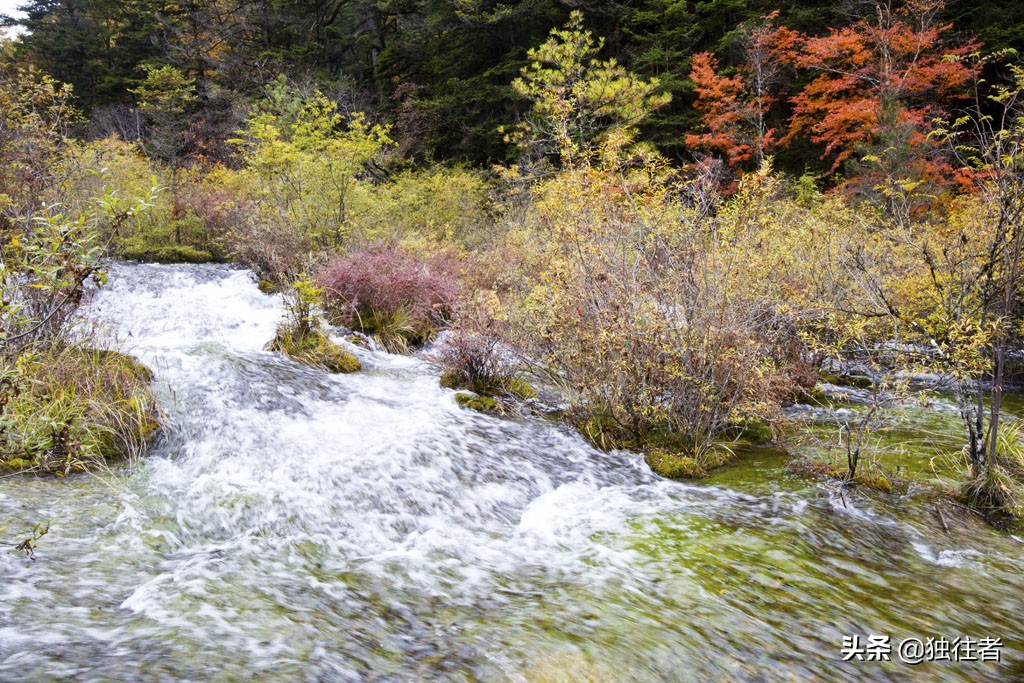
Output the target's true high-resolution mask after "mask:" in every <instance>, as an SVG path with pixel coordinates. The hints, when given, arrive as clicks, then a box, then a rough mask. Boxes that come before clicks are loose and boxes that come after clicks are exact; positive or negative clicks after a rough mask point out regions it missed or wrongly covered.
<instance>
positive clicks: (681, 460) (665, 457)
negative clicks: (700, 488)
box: [644, 450, 706, 479]
mask: <svg viewBox="0 0 1024 683" xmlns="http://www.w3.org/2000/svg"><path fill="white" fill-rule="evenodd" d="M644 462H646V463H647V465H648V466H649V467H650V468H651V469H652V470H654V472H655V474H658V475H660V476H662V477H666V478H668V479H696V478H698V477H703V476H704V475H705V474H706V471H705V470H704V468H703V467H702V466H701V464H700V463H699V462H698V461H697V459H696V458H691V457H690V456H687V455H676V454H674V453H669V452H668V451H662V450H652V451H648V452H647V454H646V455H644Z"/></svg>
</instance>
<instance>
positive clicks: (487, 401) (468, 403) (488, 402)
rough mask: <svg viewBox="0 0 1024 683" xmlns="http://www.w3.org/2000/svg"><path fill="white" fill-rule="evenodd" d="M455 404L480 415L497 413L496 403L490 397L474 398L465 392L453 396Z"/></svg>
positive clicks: (474, 396)
mask: <svg viewBox="0 0 1024 683" xmlns="http://www.w3.org/2000/svg"><path fill="white" fill-rule="evenodd" d="M455 402H456V403H458V404H459V405H460V406H462V407H463V408H469V409H470V410H475V411H477V412H480V413H497V412H498V402H497V401H495V400H494V399H493V398H491V397H490V396H476V395H474V394H468V393H465V392H459V393H457V394H455Z"/></svg>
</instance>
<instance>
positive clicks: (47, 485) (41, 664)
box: [0, 265, 1024, 681]
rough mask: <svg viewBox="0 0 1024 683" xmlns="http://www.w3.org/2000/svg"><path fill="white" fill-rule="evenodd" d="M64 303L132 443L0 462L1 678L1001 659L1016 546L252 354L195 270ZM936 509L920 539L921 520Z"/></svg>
mask: <svg viewBox="0 0 1024 683" xmlns="http://www.w3.org/2000/svg"><path fill="white" fill-rule="evenodd" d="M110 280H111V282H110V285H108V286H107V287H106V288H105V289H104V290H103V291H101V292H100V293H99V294H98V295H97V296H96V297H95V299H94V301H93V303H92V305H91V308H90V316H91V317H92V318H94V319H98V320H105V321H109V322H110V324H111V325H112V326H113V328H114V329H116V330H117V331H118V333H119V335H120V336H121V337H122V338H123V340H124V345H125V347H126V348H127V349H128V350H130V351H131V352H133V353H135V354H136V355H138V356H139V357H140V358H141V359H142V360H144V361H145V362H146V363H147V364H149V365H150V366H151V367H152V368H153V369H154V370H155V372H156V377H157V380H156V390H157V393H158V396H159V399H160V402H161V405H162V407H163V409H164V411H165V412H166V413H167V417H168V420H169V426H168V428H167V429H166V430H165V431H164V433H163V435H162V436H161V437H160V438H159V439H158V441H157V442H156V444H155V445H154V448H153V449H152V450H151V451H150V453H149V454H148V455H147V456H146V457H145V458H144V460H143V461H142V462H141V463H138V464H132V465H126V466H124V467H121V468H118V469H115V470H114V471H112V472H110V473H105V474H102V475H96V476H88V475H87V476H73V477H69V478H67V479H63V480H61V479H57V480H54V479H36V478H31V477H21V476H17V477H8V478H5V479H3V480H0V526H2V525H4V524H6V526H7V529H6V530H5V531H4V532H3V535H4V538H5V539H6V538H11V539H12V540H16V539H17V538H19V536H18V534H19V533H22V530H23V529H26V528H31V526H32V525H33V524H35V523H37V522H44V521H47V520H49V521H50V524H51V527H50V531H49V533H48V534H47V535H46V536H44V537H43V538H42V539H41V540H40V541H39V544H38V550H37V554H36V559H35V560H34V561H33V560H31V559H29V558H28V557H26V556H25V555H23V554H19V553H16V552H13V550H10V549H7V550H4V551H2V552H0V680H3V681H15V680H26V681H51V680H80V681H249V680H261V681H363V680H379V681H404V680H440V681H448V680H451V681H475V680H482V681H506V680H507V681H533V680H567V681H569V680H601V681H606V680H607V681H619V680H623V681H634V680H636V681H676V680H680V681H688V680H692V681H732V680H735V681H814V680H821V681H842V680H849V681H855V680H856V681H861V680H892V681H897V680H899V681H903V680H921V681H932V680H965V681H966V680H970V681H984V680H993V681H996V680H1013V679H1014V678H1015V677H1024V666H1022V661H1024V625H1022V623H1021V620H1020V616H1021V615H1022V614H1024V594H1022V591H1021V587H1022V583H1021V579H1020V576H1021V571H1022V569H1024V552H1022V548H1024V546H1022V544H1021V543H1020V541H1019V540H1017V539H1016V538H1015V537H1013V536H1011V535H1004V534H999V533H997V532H994V531H991V530H989V529H987V528H985V527H982V526H980V525H977V524H974V523H972V522H969V521H958V520H947V519H944V520H941V522H940V520H938V519H937V518H936V517H935V516H934V515H932V514H929V513H928V512H927V509H926V508H924V507H922V506H921V504H920V502H908V501H901V500H895V501H890V500H886V499H884V498H878V499H873V498H865V497H863V496H860V495H855V494H847V495H846V496H845V497H841V496H840V495H839V494H837V493H836V492H834V491H832V490H830V489H829V488H827V487H825V486H823V485H821V484H816V483H813V482H808V481H807V480H804V479H799V478H797V477H795V476H792V475H788V474H786V472H785V470H784V469H783V462H784V459H783V458H782V457H781V455H780V454H778V453H773V452H772V451H767V450H765V451H754V452H751V453H749V454H747V455H746V456H744V462H743V463H742V464H741V466H740V467H738V468H736V469H733V470H729V471H726V472H725V473H723V474H721V475H719V476H717V477H712V478H711V479H709V480H705V481H704V482H700V483H697V484H686V483H679V482H670V481H664V480H660V479H658V478H657V477H655V476H654V475H652V474H651V473H650V472H649V471H648V470H647V469H646V467H645V466H644V465H643V463H642V461H641V460H640V458H639V457H637V456H635V455H630V454H625V453H612V454H606V453H600V452H597V451H595V450H593V449H592V448H590V447H588V446H587V445H586V444H585V443H584V442H583V441H582V440H581V439H580V438H578V437H577V436H575V435H573V434H572V433H570V432H568V431H566V430H565V429H564V428H562V427H560V426H559V425H557V424H554V423H550V422H547V421H544V420H541V419H502V418H494V417H489V416H484V415H480V414H477V413H473V412H469V411H466V410H463V409H461V408H459V407H458V406H457V405H456V403H455V401H454V399H453V395H452V392H450V391H448V390H445V389H441V388H440V387H439V386H438V381H437V371H436V370H435V369H433V368H432V367H431V366H430V365H428V364H426V363H424V362H422V361H420V360H416V359H413V358H408V357H398V356H392V355H387V354H383V353H376V352H369V351H362V350H358V354H359V355H360V358H361V360H362V362H363V366H364V370H363V371H362V372H360V373H356V374H353V375H329V374H326V373H323V372H320V371H318V370H315V369H311V368H307V367H304V366H301V365H298V364H295V363H293V362H291V361H289V360H287V359H285V358H283V357H281V356H280V355H278V354H274V353H270V352H267V351H264V350H263V346H264V344H265V343H266V342H267V341H268V340H269V339H270V338H271V336H272V335H273V332H274V328H275V325H276V324H277V322H278V320H279V319H280V318H281V315H282V311H281V302H280V300H279V298H277V297H273V296H267V295H264V294H261V293H260V292H259V291H258V289H257V287H256V285H255V281H254V278H253V277H252V275H251V274H250V273H248V272H247V271H243V270H237V269H231V268H229V267H225V266H155V265H115V266H114V267H113V268H112V272H111V276H110ZM943 526H946V527H947V528H948V529H949V531H948V533H947V532H946V531H944V530H943ZM869 634H880V635H887V636H890V637H891V638H892V639H893V640H892V644H893V646H894V649H893V651H892V653H891V658H892V659H893V660H897V659H898V657H897V652H896V649H895V645H896V644H897V643H898V642H899V641H900V640H901V639H903V638H907V637H918V638H922V639H924V638H927V637H935V638H940V637H944V638H947V639H950V640H952V639H953V638H955V637H957V636H969V637H972V638H975V639H979V638H983V637H991V638H1001V639H1002V643H1003V647H1002V649H1001V660H1002V661H1001V663H999V664H996V663H992V662H986V663H982V662H952V661H948V662H934V663H924V664H921V665H919V666H910V665H907V664H904V663H901V662H899V661H891V662H877V661H861V662H858V661H852V662H842V661H841V660H842V655H841V646H842V643H843V637H844V636H853V635H859V636H861V638H866V637H867V635H869Z"/></svg>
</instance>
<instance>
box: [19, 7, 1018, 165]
mask: <svg viewBox="0 0 1024 683" xmlns="http://www.w3.org/2000/svg"><path fill="white" fill-rule="evenodd" d="M883 4H884V3H883ZM920 5H925V6H926V9H925V13H926V14H927V15H928V16H927V17H926V21H928V22H929V23H930V26H931V27H932V28H933V29H935V30H936V31H938V32H939V33H941V35H942V37H943V43H942V44H943V45H946V44H948V45H952V46H973V45H975V43H974V42H972V41H974V40H975V39H977V40H979V41H980V43H981V44H983V45H984V46H985V48H986V49H988V50H992V51H995V50H1000V49H1003V48H1021V47H1024V42H1022V41H1024V28H1022V27H1024V21H1021V16H1020V14H1021V11H1022V10H1021V9H1020V6H1019V3H1015V2H1010V1H1009V0H998V1H996V2H988V3H979V2H955V3H950V4H949V5H948V6H939V5H937V4H936V3H920V2H917V3H906V6H908V7H911V6H920ZM573 6H575V5H572V6H570V5H569V4H565V3H561V2H555V1H552V0H523V1H513V2H508V3H496V2H490V1H487V0H485V1H482V2H480V1H477V0H315V1H313V0H211V1H209V2H169V1H166V0H122V1H116V2H115V1H113V0H45V1H37V2H24V3H23V4H22V5H21V7H22V9H23V10H24V12H25V15H24V17H23V18H20V19H18V20H17V21H16V23H19V24H20V25H21V26H23V27H24V28H25V29H27V33H26V34H25V35H23V37H22V38H21V39H20V40H19V41H18V43H17V44H16V45H15V46H14V49H13V51H12V50H8V51H7V52H6V53H5V54H6V55H7V57H6V58H8V59H10V58H11V57H12V54H11V53H12V52H13V56H14V57H15V58H16V59H18V60H19V61H20V62H28V63H31V64H33V65H34V66H36V67H37V68H39V69H41V70H43V71H45V72H46V73H47V74H49V75H50V76H52V77H53V78H55V79H56V80H58V81H60V82H65V83H69V84H71V85H72V86H73V87H74V91H75V93H76V95H77V97H78V101H79V104H80V106H81V107H82V108H83V109H84V110H85V112H86V113H87V114H88V115H89V116H90V135H92V136H104V135H106V134H108V133H110V132H118V133H119V134H120V135H121V137H124V138H127V139H134V138H135V137H136V135H137V134H138V133H139V131H138V130H137V128H138V122H137V121H136V120H135V119H134V118H133V116H132V110H131V108H132V107H133V106H134V105H135V104H136V98H135V97H134V95H133V93H134V92H135V89H137V88H138V87H139V86H140V85H141V84H142V83H143V81H144V80H145V78H146V76H147V73H148V71H147V69H154V68H160V67H162V66H173V67H175V68H177V69H179V70H181V71H182V72H183V73H184V74H185V75H186V76H187V78H189V79H190V81H191V82H192V83H193V84H194V89H195V94H196V97H197V102H196V109H195V111H194V112H193V113H194V116H195V120H196V123H194V124H193V125H194V127H195V131H194V137H196V139H197V144H198V141H199V140H205V141H206V147H207V148H210V147H211V146H213V147H216V145H212V144H211V143H210V142H209V141H210V140H223V139H225V138H226V137H229V136H230V134H231V131H232V130H234V129H235V128H236V127H237V125H238V124H239V115H240V112H244V111H245V110H246V108H247V106H248V103H249V102H250V101H251V100H252V99H253V98H256V97H259V96H260V95H261V94H262V91H263V88H264V87H265V86H266V84H267V83H270V82H272V81H273V80H274V79H275V78H276V77H277V76H278V75H279V74H282V73H283V74H285V75H287V76H288V77H289V78H291V79H292V80H293V81H295V82H297V83H305V84H309V85H311V86H313V85H315V87H318V88H319V89H321V90H323V91H324V92H325V93H328V94H329V96H331V97H332V98H334V99H337V100H338V101H339V102H340V103H341V104H342V106H343V108H344V109H346V110H350V111H362V112H367V113H371V114H372V116H373V117H375V118H376V119H378V120H379V121H381V122H388V123H391V124H393V132H394V136H395V139H396V141H398V143H399V145H400V148H401V149H402V150H403V151H404V152H407V153H408V154H411V155H413V156H415V157H418V158H421V159H422V158H429V159H435V160H437V159H461V160H468V161H473V162H491V163H493V162H496V161H502V160H507V159H509V158H510V156H511V155H513V154H514V150H512V149H510V148H509V147H508V146H507V145H505V144H503V143H502V137H501V136H500V135H498V134H497V133H496V131H497V129H498V128H499V127H500V126H502V125H504V124H508V123H509V122H512V121H516V120H517V119H519V118H521V117H522V116H523V115H524V114H525V113H526V111H527V110H528V102H526V101H524V99H523V98H522V97H520V96H518V95H517V93H516V92H514V91H513V90H512V89H510V88H509V87H508V85H509V83H510V82H511V81H512V80H513V79H515V78H516V77H517V76H518V75H519V72H520V70H521V69H522V67H523V66H525V65H526V64H527V63H528V62H529V60H530V57H529V50H531V49H532V48H535V47H537V46H538V45H539V44H540V43H541V42H543V40H544V38H545V37H546V36H547V34H548V32H549V31H550V30H551V29H552V28H553V27H557V26H561V25H563V24H564V23H565V22H566V21H567V20H568V18H569V12H570V10H571V8H572V7H573ZM900 6H901V5H899V4H886V7H888V9H887V10H886V11H887V12H889V13H894V12H896V13H898V12H899V11H900V9H899V8H900ZM583 9H584V13H585V25H586V28H587V29H588V30H590V31H592V32H593V34H594V35H595V36H599V37H602V38H603V43H602V46H601V51H600V54H599V55H597V56H598V58H600V59H603V60H606V59H611V58H614V59H615V60H616V61H617V62H618V63H619V64H621V65H622V66H623V67H624V68H626V69H628V70H629V71H630V72H631V73H633V74H635V75H636V76H637V77H639V78H642V79H651V78H657V79H658V81H659V83H660V88H661V89H662V90H663V91H664V92H665V93H668V94H670V95H671V96H672V101H671V103H670V104H669V105H668V106H666V107H663V108H661V109H659V110H658V111H657V112H655V113H653V114H652V115H651V116H650V117H649V118H648V119H647V120H646V121H645V123H644V125H643V128H642V132H643V137H644V138H645V139H647V140H650V141H652V142H654V143H655V144H657V145H658V147H659V149H661V151H662V152H663V153H665V154H667V155H668V156H669V158H671V159H673V160H676V161H683V162H685V161H689V160H691V157H692V153H691V151H690V150H689V148H688V146H687V143H686V135H687V134H695V135H700V134H702V128H701V122H700V119H699V112H698V110H695V109H694V106H693V105H694V103H695V101H696V100H697V99H698V98H699V97H700V92H701V91H700V88H699V85H698V88H696V89H695V87H694V81H693V79H692V78H691V71H692V69H693V68H694V66H695V65H696V63H695V62H694V56H695V55H700V54H702V53H713V54H714V55H716V63H718V64H720V65H721V67H722V68H723V69H725V71H726V75H728V76H734V77H739V76H740V75H741V74H742V73H743V72H744V70H745V69H746V65H748V64H749V61H750V56H751V53H750V50H749V49H748V48H749V47H750V41H749V38H750V35H751V30H752V27H755V26H756V25H758V24H759V23H760V22H763V21H764V17H766V16H768V15H769V14H772V16H773V17H774V18H773V20H772V21H773V22H774V25H775V26H778V27H785V28H786V29H787V30H788V31H791V32H793V33H795V34H799V35H800V36H802V37H803V39H804V40H805V41H807V40H813V39H817V40H822V41H825V40H827V39H828V38H829V36H833V37H839V36H842V35H844V32H847V33H857V29H856V27H857V26H858V25H860V26H864V25H865V22H866V23H867V24H871V23H872V22H876V20H877V18H878V16H879V12H878V11H877V10H878V8H877V7H876V3H869V2H863V1H862V0H848V1H846V2H843V3H838V4H837V3H833V2H817V1H811V2H792V1H784V2H771V3H769V2H762V1H744V0H708V1H707V2H677V1H674V0H640V1H639V2H636V3H617V2H616V3H613V2H592V3H588V4H587V5H586V6H585V7H584V8H583ZM14 22H15V20H13V19H10V20H9V23H14ZM876 23H877V22H876ZM861 33H863V31H861ZM805 44H806V43H805ZM936 58H941V55H937V56H936ZM796 61H797V64H796V66H801V65H802V66H806V65H807V58H804V61H803V62H802V63H800V62H799V60H796ZM777 71H778V73H775V74H774V75H773V77H772V81H771V82H770V83H764V84H762V85H764V86H765V87H769V88H770V89H771V91H772V93H773V97H774V102H775V104H776V106H774V107H773V108H772V109H771V111H765V112H764V117H765V125H766V126H767V128H776V129H778V130H780V131H781V127H782V126H784V125H785V122H786V121H787V120H788V118H789V117H790V116H791V115H792V111H791V108H792V106H793V105H792V104H790V103H789V101H788V99H789V98H788V97H787V95H788V96H795V95H796V94H797V93H799V92H800V90H801V88H803V87H804V86H805V85H806V84H807V83H808V82H809V81H810V80H813V78H814V74H813V73H811V72H809V71H806V70H801V69H799V68H793V69H779V70H777ZM805 104H806V101H805ZM799 106H800V105H798V108H799ZM133 133H134V134H136V135H133ZM776 137H779V138H781V137H782V135H777V136H776ZM822 145H824V146H829V145H830V141H824V142H823V141H821V140H818V139H816V138H814V136H811V141H807V140H801V141H800V142H799V143H797V142H794V144H792V145H789V146H788V148H787V149H784V150H777V154H778V157H779V158H778V163H779V164H780V165H781V167H783V168H792V169H794V170H798V171H799V170H802V169H804V168H805V167H807V168H815V169H818V170H822V171H825V170H828V169H829V168H830V166H831V163H832V161H833V160H834V155H833V158H832V159H828V160H823V159H821V158H820V157H821V154H822V151H823V150H822V148H821V147H822ZM207 151H209V149H207Z"/></svg>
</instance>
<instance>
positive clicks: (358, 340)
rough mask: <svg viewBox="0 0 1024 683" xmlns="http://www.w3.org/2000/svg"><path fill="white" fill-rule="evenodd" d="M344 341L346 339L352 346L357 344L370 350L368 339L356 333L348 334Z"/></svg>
mask: <svg viewBox="0 0 1024 683" xmlns="http://www.w3.org/2000/svg"><path fill="white" fill-rule="evenodd" d="M345 341H347V342H348V343H349V344H352V345H353V346H358V347H359V348H361V349H366V350H367V351H369V350H370V342H369V340H368V339H367V338H366V337H362V336H360V335H358V334H350V335H348V336H347V337H345Z"/></svg>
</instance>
